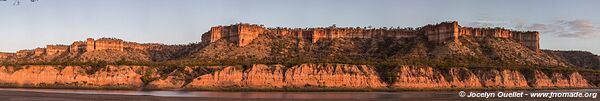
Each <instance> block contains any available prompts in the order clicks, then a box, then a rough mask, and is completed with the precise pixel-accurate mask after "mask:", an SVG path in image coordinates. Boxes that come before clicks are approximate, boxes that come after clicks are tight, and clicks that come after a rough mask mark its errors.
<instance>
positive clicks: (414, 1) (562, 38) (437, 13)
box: [0, 0, 600, 54]
mask: <svg viewBox="0 0 600 101" xmlns="http://www.w3.org/2000/svg"><path fill="white" fill-rule="evenodd" d="M22 1H23V3H22V4H21V5H18V6H15V5H12V2H13V0H8V1H5V2H0V35H1V36H2V37H1V39H0V51H2V52H14V51H17V50H19V49H32V48H36V47H44V46H45V45H46V44H71V42H73V41H77V40H84V39H85V38H87V37H93V38H100V37H116V38H121V39H124V40H128V41H135V42H153V43H166V44H187V43H193V42H199V41H200V36H201V34H202V33H204V32H206V31H208V30H209V29H210V27H211V26H215V25H229V24H233V23H238V22H245V23H256V24H264V25H266V26H270V27H276V26H282V27H322V26H330V25H332V24H336V25H337V26H374V27H392V26H393V27H396V26H400V27H420V26H423V25H425V24H433V23H439V22H442V21H454V20H455V21H459V24H461V25H462V26H475V27H479V26H484V27H485V26H501V27H506V28H513V29H519V30H539V31H542V36H541V48H543V49H560V50H586V51H592V52H594V53H596V54H598V53H600V34H599V31H600V30H599V29H600V27H599V24H600V14H599V13H598V10H600V0H39V2H34V3H30V2H26V1H28V0H22Z"/></svg>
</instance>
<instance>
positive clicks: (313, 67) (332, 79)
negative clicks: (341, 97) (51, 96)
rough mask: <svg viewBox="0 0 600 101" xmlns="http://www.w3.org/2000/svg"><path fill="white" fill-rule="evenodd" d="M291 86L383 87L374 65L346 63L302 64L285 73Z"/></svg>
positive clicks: (383, 84) (286, 79)
mask: <svg viewBox="0 0 600 101" xmlns="http://www.w3.org/2000/svg"><path fill="white" fill-rule="evenodd" d="M285 74H286V75H285V81H286V83H287V84H288V85H289V86H290V87H295V88H298V87H332V88H383V87H385V86H387V85H386V84H385V83H383V82H382V81H381V79H380V78H379V74H378V73H377V72H375V68H374V67H369V66H366V65H345V64H337V65H334V64H302V65H298V66H294V67H291V68H290V69H288V70H287V71H286V73H285Z"/></svg>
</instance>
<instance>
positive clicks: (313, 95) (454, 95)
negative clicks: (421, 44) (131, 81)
mask: <svg viewBox="0 0 600 101" xmlns="http://www.w3.org/2000/svg"><path fill="white" fill-rule="evenodd" d="M0 91H24V92H43V93H72V94H105V95H132V96H158V97H202V98H249V99H251V98H283V99H387V100H389V99H398V100H401V99H437V100H457V101H458V100H464V99H482V100H493V99H504V100H507V99H541V100H559V99H563V100H565V99H568V100H595V101H600V99H599V98H591V97H587V98H556V97H555V98H530V97H529V96H525V97H523V98H498V97H491V98H466V97H461V96H460V92H461V91H401V92H215V91H132V90H73V89H26V88H0ZM465 92H466V93H467V95H468V94H469V93H470V92H475V93H483V92H490V93H499V92H524V93H532V92H533V93H535V92H580V93H600V89H574V90H535V91H465Z"/></svg>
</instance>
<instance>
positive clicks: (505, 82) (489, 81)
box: [475, 69, 529, 88]
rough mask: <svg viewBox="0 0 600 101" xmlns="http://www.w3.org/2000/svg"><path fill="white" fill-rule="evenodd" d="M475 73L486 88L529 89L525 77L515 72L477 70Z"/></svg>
mask: <svg viewBox="0 0 600 101" xmlns="http://www.w3.org/2000/svg"><path fill="white" fill-rule="evenodd" d="M475 73H476V74H477V75H478V76H479V78H480V79H481V80H480V81H481V84H482V86H484V87H502V88H527V87H529V86H528V85H527V81H526V79H525V76H523V74H521V73H520V72H519V71H513V70H506V69H505V70H495V69H492V70H477V71H475Z"/></svg>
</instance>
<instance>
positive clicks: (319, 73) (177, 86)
mask: <svg viewBox="0 0 600 101" xmlns="http://www.w3.org/2000/svg"><path fill="white" fill-rule="evenodd" d="M382 68H386V69H382ZM0 83H1V84H2V85H3V86H5V87H44V88H57V87H67V88H80V89H89V88H92V89H109V88H117V89H167V90H197V89H203V90H211V89H219V90H227V89H239V88H247V89H281V90H285V89H322V88H325V89H328V88H331V89H388V90H389V89H391V90H393V89H457V88H458V89H462V88H469V89H473V88H474V89H478V88H481V89H483V88H503V89H520V88H533V89H544V88H591V87H595V85H594V84H590V83H588V80H586V79H585V78H584V76H582V75H581V74H580V73H578V72H542V71H538V70H533V71H515V70H508V69H476V70H470V69H467V68H463V67H453V68H432V67H418V66H399V67H374V66H368V65H348V64H301V65H296V66H291V67H286V66H283V65H263V64H255V65H251V66H204V67H179V68H167V67H148V66H112V65H109V66H106V67H102V68H98V67H89V66H47V65H26V66H1V67H0Z"/></svg>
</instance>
